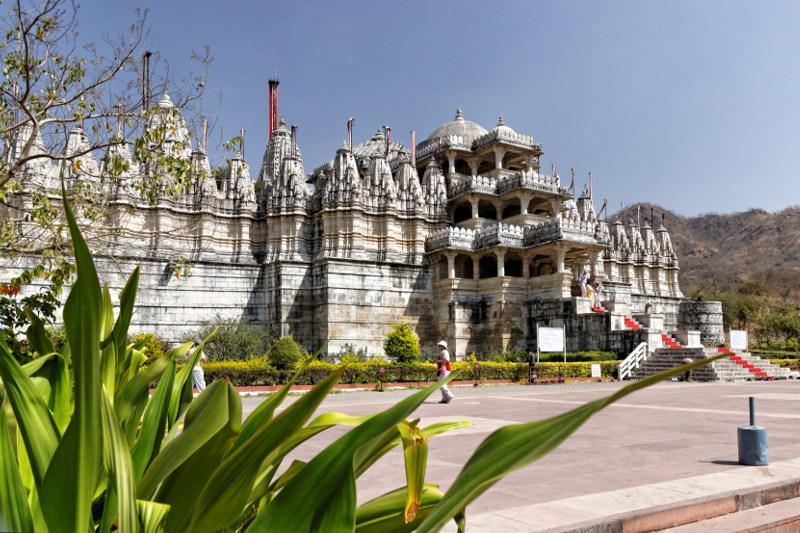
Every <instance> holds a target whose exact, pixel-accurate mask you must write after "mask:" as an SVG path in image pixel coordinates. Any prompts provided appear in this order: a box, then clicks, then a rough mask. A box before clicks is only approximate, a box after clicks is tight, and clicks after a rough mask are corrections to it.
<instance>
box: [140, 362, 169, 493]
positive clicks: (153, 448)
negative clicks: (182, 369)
mask: <svg viewBox="0 0 800 533" xmlns="http://www.w3.org/2000/svg"><path fill="white" fill-rule="evenodd" d="M174 381H175V361H174V360H170V361H169V364H168V365H167V369H166V370H165V371H164V373H163V374H162V375H161V379H160V380H159V382H158V385H157V386H156V390H155V393H154V394H153V397H152V398H150V401H149V402H147V407H145V409H144V415H143V417H142V427H141V429H140V430H139V436H138V438H137V439H136V442H135V443H134V444H133V447H132V448H131V457H132V458H133V470H134V472H135V473H136V479H137V480H140V479H141V478H142V475H143V474H144V471H145V469H146V468H147V465H149V464H150V460H151V459H152V458H153V457H154V456H155V455H156V454H157V453H158V450H159V447H160V445H161V441H162V440H163V438H164V431H165V429H166V427H167V417H168V416H169V396H170V392H171V391H172V384H173V383H174Z"/></svg>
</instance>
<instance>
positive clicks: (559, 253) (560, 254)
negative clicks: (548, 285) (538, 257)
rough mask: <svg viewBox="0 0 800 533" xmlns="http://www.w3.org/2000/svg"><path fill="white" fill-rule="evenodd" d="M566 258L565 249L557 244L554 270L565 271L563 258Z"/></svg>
mask: <svg viewBox="0 0 800 533" xmlns="http://www.w3.org/2000/svg"><path fill="white" fill-rule="evenodd" d="M566 258H567V249H566V248H563V247H561V246H559V247H558V248H556V272H558V273H562V272H566V268H564V260H565V259H566Z"/></svg>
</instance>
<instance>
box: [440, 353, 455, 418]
mask: <svg viewBox="0 0 800 533" xmlns="http://www.w3.org/2000/svg"><path fill="white" fill-rule="evenodd" d="M437 347H438V348H439V357H438V358H437V359H436V376H437V377H438V378H439V379H441V378H443V377H446V376H449V375H450V353H449V352H448V351H447V342H445V341H439V344H437ZM439 390H441V391H442V399H441V400H440V401H439V403H450V400H452V399H453V398H454V397H455V396H454V395H453V393H452V392H450V389H448V388H447V385H443V386H442V388H441V389H439Z"/></svg>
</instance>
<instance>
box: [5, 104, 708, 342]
mask: <svg viewBox="0 0 800 533" xmlns="http://www.w3.org/2000/svg"><path fill="white" fill-rule="evenodd" d="M159 106H160V107H162V108H163V109H164V110H165V111H166V110H172V109H173V108H172V103H171V101H170V100H169V97H168V96H166V95H165V96H164V98H162V100H161V101H160V103H159ZM271 114H272V113H271ZM155 116H158V114H156V115H155ZM175 120H176V122H175V124H173V128H172V130H171V131H173V136H174V146H175V147H176V148H175V149H176V150H179V153H178V155H179V157H183V158H186V159H188V160H189V161H190V162H191V168H192V173H193V174H192V185H191V187H190V188H189V190H188V191H183V192H181V193H180V194H178V195H177V196H175V195H174V194H170V190H171V189H170V188H171V186H172V185H173V184H172V183H171V182H170V178H169V176H165V177H162V178H161V180H162V181H163V188H162V191H163V193H162V194H161V195H160V196H159V198H157V199H156V201H155V202H152V201H148V199H147V198H144V197H142V195H141V192H140V190H141V187H139V186H138V185H139V184H140V183H141V181H142V180H146V179H151V178H149V177H148V176H146V175H145V172H143V171H142V170H141V169H139V168H138V167H137V166H136V164H135V162H134V159H133V158H132V156H131V150H130V148H129V147H128V146H127V145H119V146H116V147H114V148H113V152H112V153H110V154H106V155H104V157H103V158H102V162H101V163H99V164H98V163H97V162H96V161H94V159H93V158H92V155H91V154H87V155H82V156H81V158H82V162H81V164H80V165H77V166H70V168H73V169H75V168H77V169H79V171H78V172H77V173H72V174H70V175H68V176H67V186H68V187H70V186H74V185H75V184H76V183H87V184H90V185H91V187H93V190H95V191H96V192H97V193H98V194H101V195H103V197H104V198H105V199H106V200H107V202H108V204H109V206H110V210H109V212H110V215H109V217H108V219H107V220H104V221H102V222H103V223H102V229H103V231H99V229H98V230H97V233H101V234H102V238H98V239H96V240H93V241H92V242H93V247H94V251H95V252H96V254H97V256H98V265H99V269H100V271H101V275H102V276H103V277H104V279H106V280H108V282H109V284H110V287H111V288H112V291H115V290H119V289H120V288H121V286H122V283H123V282H124V277H125V275H126V274H127V273H128V272H130V270H132V268H133V266H134V265H136V264H139V265H142V267H143V276H142V281H141V283H140V286H141V292H140V296H139V307H138V309H139V311H138V312H137V314H136V315H135V316H134V320H133V329H134V330H137V329H140V330H151V331H155V332H156V333H158V334H159V335H161V336H163V337H165V338H167V339H169V340H171V341H177V340H179V339H180V338H182V337H184V336H185V335H187V334H189V332H191V331H192V330H194V329H197V328H198V327H200V326H201V325H202V324H203V323H204V322H207V321H212V320H215V318H216V317H222V318H239V317H244V318H245V319H247V320H249V321H251V322H254V323H257V324H261V325H263V326H264V327H269V328H271V329H272V330H273V331H274V332H275V333H278V334H292V335H293V336H295V338H296V339H297V340H298V341H299V342H300V343H301V344H303V345H304V346H305V347H306V348H308V349H310V350H315V349H318V348H320V347H321V346H323V345H324V344H325V343H327V348H326V349H327V350H328V351H329V352H333V353H336V352H338V351H339V350H340V348H341V347H342V346H343V345H344V344H346V343H347V344H352V345H354V346H356V347H367V348H368V350H369V351H370V352H371V353H382V351H383V347H382V344H383V340H384V338H385V335H386V333H387V332H388V331H389V329H390V328H391V327H392V325H394V324H396V323H398V322H409V323H410V324H411V325H412V326H413V327H414V328H415V330H416V332H417V334H418V335H419V337H420V339H421V341H422V344H423V349H424V350H425V351H427V352H429V353H432V352H433V351H434V345H435V343H436V342H437V341H438V340H440V339H446V340H448V341H449V343H450V345H451V346H452V348H453V350H452V351H453V352H454V353H456V354H457V355H458V356H463V355H464V354H467V353H469V352H472V351H477V352H484V353H487V352H496V351H502V350H507V349H523V350H534V349H535V342H536V338H535V336H536V327H537V326H540V325H562V324H563V325H565V326H566V327H567V333H568V349H608V350H614V351H618V352H624V351H627V350H629V349H630V348H631V347H632V346H635V343H636V342H638V341H641V339H642V338H645V337H646V335H647V334H648V333H659V332H660V331H661V330H663V331H675V330H677V329H678V328H680V327H690V328H692V329H700V330H701V331H704V332H706V333H708V335H706V337H705V340H707V341H708V342H717V341H718V339H717V337H716V336H715V335H716V333H717V329H720V328H721V315H718V314H715V313H713V312H711V311H709V310H707V309H706V310H701V309H699V308H697V305H687V304H686V302H685V300H684V299H683V297H682V294H681V291H680V287H679V284H678V272H679V264H678V259H677V257H676V255H675V252H674V250H673V248H672V244H671V240H670V236H669V232H668V231H667V229H666V228H665V227H664V225H663V223H661V222H659V223H655V221H654V220H653V217H652V216H651V217H650V218H649V219H648V220H647V221H645V222H644V223H637V222H634V221H625V220H614V221H607V220H605V219H602V218H600V217H598V215H597V213H596V212H595V208H594V205H593V201H592V200H593V199H592V191H591V184H589V186H588V187H587V188H586V189H585V190H584V193H583V194H580V195H577V197H576V195H575V194H574V191H573V188H572V186H570V187H564V186H562V183H561V178H560V177H559V175H558V174H557V173H556V172H555V171H553V172H551V173H549V174H548V173H545V172H543V171H542V170H541V168H540V157H541V156H542V149H541V146H540V145H539V144H538V143H536V142H535V141H534V139H533V137H531V136H528V135H523V134H519V133H517V132H515V131H514V130H513V129H511V128H510V127H509V126H507V125H506V124H505V122H504V121H503V119H502V117H501V119H500V121H499V122H498V124H497V126H496V127H495V128H493V129H491V130H488V131H487V130H486V129H484V128H483V127H481V126H479V125H477V124H475V123H474V122H470V121H468V120H466V119H465V118H464V116H463V113H462V112H461V110H459V111H458V112H457V114H456V117H455V119H454V120H453V121H450V122H447V123H445V124H443V125H442V126H441V127H439V128H438V129H437V130H436V131H435V132H434V133H433V134H431V135H430V136H429V137H428V138H427V139H425V140H424V141H422V142H421V143H418V144H417V145H416V146H412V149H410V150H409V149H406V148H405V147H404V146H403V145H402V144H400V143H397V142H393V141H392V140H391V139H390V132H389V130H388V129H382V130H378V131H377V133H375V135H373V136H372V137H371V138H370V139H369V140H367V141H366V142H364V143H362V144H358V145H352V142H345V144H344V146H342V147H341V148H339V149H338V150H337V151H336V154H335V157H334V158H333V159H332V160H331V161H330V162H328V163H325V164H323V165H321V166H319V167H317V168H316V169H314V170H313V172H311V173H309V174H306V171H305V168H304V164H303V158H302V156H301V153H300V150H299V148H298V143H297V135H296V129H295V128H287V127H286V125H285V123H284V121H282V120H281V121H280V123H279V124H277V126H276V127H275V129H274V130H273V131H272V132H271V135H270V140H269V143H268V145H267V147H266V150H265V152H264V157H263V162H262V166H261V170H260V172H259V175H258V180H257V182H254V181H253V180H252V179H251V177H250V172H249V168H248V165H247V163H246V162H245V160H244V157H243V154H241V153H237V154H236V155H235V156H234V157H233V158H232V159H230V160H229V161H228V165H227V168H226V169H225V171H224V172H214V173H212V172H211V166H210V163H209V160H208V157H207V155H206V153H205V150H204V149H203V148H202V147H198V148H194V149H192V147H191V140H190V139H189V136H188V133H187V131H186V127H185V125H184V124H183V122H182V119H180V117H179V116H178V118H177V119H175ZM83 144H85V139H84V138H83V137H82V132H81V131H80V130H76V131H74V132H72V133H71V134H70V143H69V148H68V150H74V152H73V153H78V152H79V151H80V146H82V145H83ZM37 146H38V144H37ZM166 149H169V146H167V148H166ZM111 156H117V157H120V158H124V159H125V160H126V161H128V162H129V163H130V164H129V166H128V167H129V168H128V169H127V171H126V172H124V173H123V175H122V176H121V177H119V178H113V179H112V178H109V177H108V176H107V175H106V174H107V173H106V172H105V171H104V168H105V167H104V165H105V164H106V162H107V161H109V160H110V158H111ZM46 161H47V160H46V159H39V160H36V163H35V165H31V166H30V168H28V172H29V173H30V174H31V176H32V179H31V180H30V181H29V183H28V185H27V188H26V190H25V191H24V192H22V193H21V194H19V195H18V197H17V201H19V202H22V203H29V202H30V198H31V193H33V192H41V191H44V192H45V193H46V194H48V195H49V196H50V197H51V198H52V200H53V201H58V187H59V183H58V178H57V177H58V175H59V172H58V169H57V168H54V167H55V165H51V164H49V163H46ZM256 191H259V193H258V194H257V193H256ZM93 231H94V230H93ZM1 261H2V262H1V263H0V272H2V276H3V277H4V278H8V277H11V276H13V275H14V274H15V273H16V272H18V271H19V270H20V269H21V268H24V267H25V266H26V265H29V264H31V262H32V261H34V258H25V257H17V258H15V259H13V260H12V259H2V260H1ZM582 271H587V272H589V273H590V274H591V276H592V278H593V279H594V280H597V281H598V282H600V283H601V284H602V287H603V291H602V292H601V301H602V307H603V309H602V310H600V309H597V308H594V309H593V308H592V306H591V305H589V301H588V299H586V298H581V297H580V296H577V294H579V291H578V289H577V278H578V277H579V275H580V273H581V272H582ZM576 291H578V293H576ZM633 317H636V319H637V320H640V323H647V324H649V327H645V328H643V330H642V331H640V330H635V329H631V328H630V327H629V326H628V325H627V324H629V322H628V320H629V319H630V318H633Z"/></svg>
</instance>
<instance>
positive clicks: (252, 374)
mask: <svg viewBox="0 0 800 533" xmlns="http://www.w3.org/2000/svg"><path fill="white" fill-rule="evenodd" d="M478 365H479V371H480V379H481V380H511V381H524V380H526V379H527V377H528V365H527V364H526V363H495V362H487V361H481V362H479V363H478ZM591 365H592V363H588V362H582V363H540V364H539V365H538V367H537V368H538V369H539V371H538V375H539V377H541V378H548V377H558V376H559V374H560V375H562V376H563V377H567V378H576V377H589V376H591ZM600 365H601V369H602V373H603V376H615V375H616V369H617V366H618V365H619V362H618V361H602V362H600ZM380 367H383V368H384V371H385V373H384V376H383V382H384V383H397V382H405V381H435V380H436V366H435V365H434V364H433V363H423V362H416V363H393V362H391V361H380V360H372V361H367V362H363V363H351V364H348V365H346V367H345V371H344V374H343V375H342V379H341V380H340V382H341V383H364V384H370V383H377V381H378V371H379V368H380ZM335 368H337V365H336V364H334V363H326V362H322V361H315V362H314V363H311V365H309V366H308V368H306V369H305V370H304V371H303V373H302V374H301V375H300V377H299V378H298V380H297V384H298V385H314V384H316V383H319V382H320V381H322V380H323V379H325V377H327V376H328V375H329V374H330V373H331V372H332V371H333V370H334V369H335ZM474 368H475V367H474V363H473V362H472V361H457V362H454V363H453V372H454V373H455V375H456V378H455V379H460V380H473V379H475V370H474ZM204 369H205V374H206V380H207V381H214V380H217V379H227V380H229V381H230V382H231V383H233V384H234V385H239V386H248V385H280V384H281V383H285V382H286V380H287V379H288V378H289V376H290V375H291V372H290V371H281V370H277V369H275V368H273V367H272V366H270V365H269V361H268V360H267V359H265V358H256V359H248V360H244V361H211V362H209V363H206V365H205V367H204Z"/></svg>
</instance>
